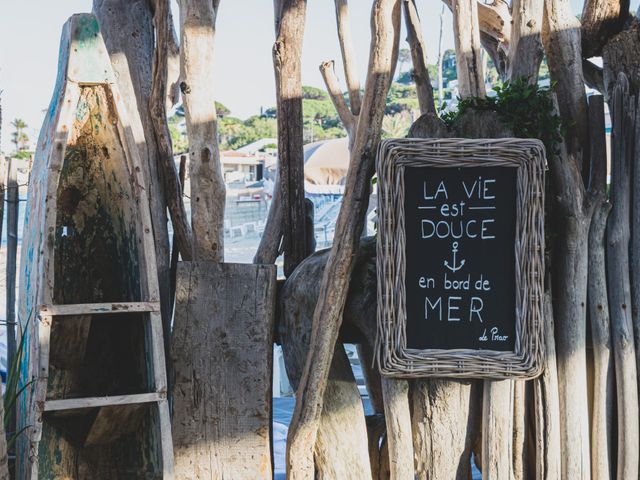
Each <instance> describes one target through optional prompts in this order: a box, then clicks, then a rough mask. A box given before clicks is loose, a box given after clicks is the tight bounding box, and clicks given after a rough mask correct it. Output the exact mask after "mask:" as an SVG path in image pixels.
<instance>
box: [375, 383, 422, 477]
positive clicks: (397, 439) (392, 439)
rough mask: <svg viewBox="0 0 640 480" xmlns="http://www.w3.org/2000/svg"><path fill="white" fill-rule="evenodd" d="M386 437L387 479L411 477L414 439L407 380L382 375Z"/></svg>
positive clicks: (412, 474) (412, 472)
mask: <svg viewBox="0 0 640 480" xmlns="http://www.w3.org/2000/svg"><path fill="white" fill-rule="evenodd" d="M382 393H383V396H384V407H385V420H386V425H387V437H386V441H387V443H388V446H389V466H390V470H391V472H390V473H391V475H390V480H413V479H414V477H415V475H414V469H413V457H414V455H413V440H412V438H411V413H410V411H409V382H408V381H407V380H403V379H395V378H383V379H382Z"/></svg>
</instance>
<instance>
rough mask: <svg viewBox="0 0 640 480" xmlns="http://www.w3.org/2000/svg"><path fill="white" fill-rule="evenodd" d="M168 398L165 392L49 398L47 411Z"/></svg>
mask: <svg viewBox="0 0 640 480" xmlns="http://www.w3.org/2000/svg"><path fill="white" fill-rule="evenodd" d="M165 398H166V394H164V393H158V392H154V393H138V394H135V395H112V396H109V397H87V398H67V399H64V400H47V401H46V402H45V403H44V411H45V412H55V411H57V410H73V409H76V408H95V407H106V406H109V405H130V404H134V403H149V402H159V401H160V400H163V399H165Z"/></svg>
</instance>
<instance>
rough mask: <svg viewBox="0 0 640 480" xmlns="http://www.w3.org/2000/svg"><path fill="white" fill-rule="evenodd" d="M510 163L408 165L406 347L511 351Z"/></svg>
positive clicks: (513, 213)
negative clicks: (491, 165)
mask: <svg viewBox="0 0 640 480" xmlns="http://www.w3.org/2000/svg"><path fill="white" fill-rule="evenodd" d="M516 172H517V169H516V168H514V167H471V168H468V167H467V168H459V167H458V168H456V167H453V168H440V167H406V168H405V171H404V224H405V236H406V246H405V252H406V257H405V258H406V273H405V286H406V290H405V292H406V310H407V323H406V336H407V348H416V349H428V348H436V349H454V348H464V349H478V350H481V349H485V350H487V349H488V350H497V351H512V350H513V349H514V347H515V333H516V315H515V311H516V302H515V299H516V290H515V285H516V282H515V233H516V202H515V198H516Z"/></svg>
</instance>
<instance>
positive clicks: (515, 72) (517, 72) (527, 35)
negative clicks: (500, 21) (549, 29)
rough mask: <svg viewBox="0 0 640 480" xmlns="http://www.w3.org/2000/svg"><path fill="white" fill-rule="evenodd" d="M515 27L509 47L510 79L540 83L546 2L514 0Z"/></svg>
mask: <svg viewBox="0 0 640 480" xmlns="http://www.w3.org/2000/svg"><path fill="white" fill-rule="evenodd" d="M511 11H512V17H513V26H512V28H511V43H510V45H509V73H508V75H509V78H510V79H511V80H516V79H518V78H526V79H528V81H529V82H530V83H532V84H534V83H536V82H537V81H538V70H539V69H540V62H542V55H543V53H544V52H543V48H542V40H541V39H540V31H541V30H542V14H543V11H544V0H513V3H512V6H511Z"/></svg>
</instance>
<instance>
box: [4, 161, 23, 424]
mask: <svg viewBox="0 0 640 480" xmlns="http://www.w3.org/2000/svg"><path fill="white" fill-rule="evenodd" d="M19 209H20V203H19V195H18V180H17V170H16V165H15V162H14V160H13V159H9V165H8V177H7V274H6V275H7V317H6V318H7V365H11V363H12V362H13V361H14V358H15V355H16V259H17V256H18V212H19ZM6 415H9V418H10V420H9V428H8V430H9V431H10V432H15V424H16V417H15V412H14V411H11V412H6Z"/></svg>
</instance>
